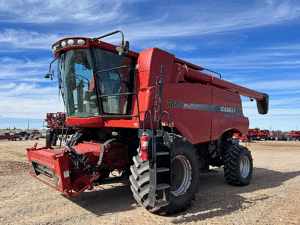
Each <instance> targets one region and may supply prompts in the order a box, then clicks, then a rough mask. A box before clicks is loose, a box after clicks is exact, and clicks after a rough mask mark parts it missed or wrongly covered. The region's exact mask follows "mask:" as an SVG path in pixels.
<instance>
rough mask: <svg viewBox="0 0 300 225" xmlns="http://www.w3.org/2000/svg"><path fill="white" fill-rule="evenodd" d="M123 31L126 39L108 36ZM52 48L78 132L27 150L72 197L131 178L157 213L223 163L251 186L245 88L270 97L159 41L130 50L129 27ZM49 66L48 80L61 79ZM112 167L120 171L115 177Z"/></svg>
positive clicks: (260, 104)
mask: <svg viewBox="0 0 300 225" xmlns="http://www.w3.org/2000/svg"><path fill="white" fill-rule="evenodd" d="M116 33H121V34H122V41H121V42H120V45H119V46H115V45H112V44H108V43H105V42H103V41H102V39H103V38H105V37H107V36H110V35H113V34H116ZM52 50H53V53H54V56H55V57H56V59H58V80H59V89H60V92H61V94H62V97H63V99H64V104H65V108H66V123H67V124H68V126H69V127H72V128H74V129H77V130H76V133H75V134H73V135H72V136H71V138H70V139H69V140H67V142H66V143H65V146H64V148H60V149H54V148H52V147H50V146H47V147H42V148H37V146H36V145H35V146H34V147H33V148H28V149H27V154H28V159H29V163H30V168H31V175H32V176H34V177H35V178H37V179H39V180H40V181H42V182H44V183H46V184H48V185H50V186H51V187H53V188H55V189H56V190H58V191H60V192H62V193H64V194H65V195H67V196H68V197H69V198H71V197H74V196H78V195H79V194H81V193H82V192H84V191H85V190H86V189H89V190H90V189H93V187H95V186H96V185H100V184H103V183H107V182H112V180H113V179H122V178H128V177H129V180H130V182H131V190H132V192H133V196H134V198H135V199H136V201H137V202H138V203H139V204H140V205H142V206H143V207H144V208H145V209H146V210H148V211H150V212H155V213H158V214H173V213H178V212H180V211H182V210H185V209H186V208H187V207H188V206H190V204H191V201H192V199H194V197H195V193H196V192H197V189H198V186H199V175H200V174H203V173H207V172H210V170H209V166H216V167H221V166H224V176H225V179H226V181H227V182H228V183H229V184H231V185H238V186H244V185H248V184H249V182H250V180H251V178H252V171H253V163H252V157H251V153H250V151H249V150H248V149H247V148H246V147H244V146H240V145H235V144H233V143H232V141H231V138H232V135H233V134H234V133H239V134H245V133H247V132H248V127H249V120H248V118H247V117H244V115H243V111H242V104H241V98H240V95H243V96H246V97H249V98H253V99H256V102H257V108H258V111H259V113H260V114H266V113H267V112H268V105H269V99H268V95H267V94H264V93H260V92H256V91H254V90H251V89H248V88H245V87H242V86H239V85H236V84H233V83H230V82H227V81H225V80H223V79H221V76H220V78H217V77H215V76H212V75H211V74H208V73H204V72H203V71H204V70H207V71H209V72H212V71H211V70H208V69H205V68H203V67H200V66H197V65H194V64H191V63H189V62H186V61H183V60H181V59H178V58H176V57H175V56H174V55H173V54H171V53H168V52H165V51H163V50H161V49H158V48H150V49H147V50H144V51H142V52H140V53H136V52H133V51H129V43H128V42H127V41H124V36H123V33H122V32H121V31H115V32H112V33H110V34H107V35H103V36H101V37H98V38H92V39H91V38H83V37H74V38H64V39H62V40H59V41H58V42H56V43H55V44H54V45H53V46H52ZM53 62H54V60H53V61H52V62H51V64H52V63H53ZM51 64H50V70H49V71H50V72H49V74H47V75H46V76H45V77H46V78H49V77H51V79H53V71H51ZM114 171H118V172H119V174H120V176H119V177H117V178H112V177H111V176H110V173H111V172H114Z"/></svg>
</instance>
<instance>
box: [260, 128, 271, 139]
mask: <svg viewBox="0 0 300 225" xmlns="http://www.w3.org/2000/svg"><path fill="white" fill-rule="evenodd" d="M258 135H259V137H260V140H261V139H264V140H269V139H270V131H269V130H260V131H259V132H258Z"/></svg>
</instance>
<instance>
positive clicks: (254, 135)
mask: <svg viewBox="0 0 300 225" xmlns="http://www.w3.org/2000/svg"><path fill="white" fill-rule="evenodd" d="M259 132H260V130H259V129H258V128H250V129H249V130H248V136H249V139H250V140H251V141H252V140H260V135H259Z"/></svg>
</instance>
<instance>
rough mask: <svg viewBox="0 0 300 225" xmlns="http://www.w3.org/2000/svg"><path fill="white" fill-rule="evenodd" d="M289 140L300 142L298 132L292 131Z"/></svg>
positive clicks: (299, 132) (299, 133)
mask: <svg viewBox="0 0 300 225" xmlns="http://www.w3.org/2000/svg"><path fill="white" fill-rule="evenodd" d="M290 137H291V140H293V141H300V131H299V130H292V131H291V132H290Z"/></svg>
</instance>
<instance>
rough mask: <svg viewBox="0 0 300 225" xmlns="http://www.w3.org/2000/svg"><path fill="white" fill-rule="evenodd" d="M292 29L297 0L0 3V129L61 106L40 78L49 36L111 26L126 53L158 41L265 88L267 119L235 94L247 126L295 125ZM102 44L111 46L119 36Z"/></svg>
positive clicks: (299, 84) (52, 87)
mask: <svg viewBox="0 0 300 225" xmlns="http://www.w3.org/2000/svg"><path fill="white" fill-rule="evenodd" d="M299 28H300V2H299V1H275V0H274V1H273V0H259V1H230V0H224V1H213V0H212V1H199V2H198V1H162V0H160V1H142V0H128V1H125V0H124V1H118V0H110V1H97V0H80V1H79V0H66V1H63V0H51V1H46V0H10V1H9V0H4V1H1V3H0V82H1V92H0V129H1V128H6V127H14V126H16V127H19V128H27V124H28V119H31V121H32V122H33V123H31V125H30V127H32V128H42V126H43V122H42V121H43V119H44V118H45V116H46V113H47V112H58V111H64V107H63V103H62V100H59V95H58V83H57V77H56V76H55V79H54V81H50V80H46V79H45V78H44V75H45V74H46V73H47V72H48V71H49V63H50V62H51V61H52V59H53V58H54V56H53V54H52V51H51V46H52V44H53V43H54V42H56V41H58V40H59V39H61V38H64V37H72V36H83V37H97V36H101V35H103V34H106V33H109V32H111V31H114V30H122V31H123V32H124V34H125V39H126V40H128V41H129V42H130V49H131V50H133V51H136V52H140V51H142V50H144V49H147V48H151V47H159V48H161V49H163V50H166V51H169V52H171V53H173V54H175V56H176V57H177V58H181V59H184V60H186V61H189V62H192V63H194V64H197V65H199V66H202V67H205V68H208V69H211V70H214V71H217V72H219V73H221V74H222V78H223V79H225V80H228V81H231V82H233V83H236V84H239V85H242V86H245V87H248V88H252V89H255V90H257V91H260V92H265V93H268V94H269V96H270V110H269V114H267V115H259V114H258V113H257V109H256V104H255V102H250V101H249V99H247V98H243V110H244V114H245V116H247V117H249V120H250V127H259V128H261V129H269V128H272V129H275V130H278V129H280V130H283V131H288V130H291V129H300V118H299V117H300V116H299V115H300V75H299V69H300V58H299V56H300V35H299V30H300V29H299ZM105 41H107V42H111V43H113V44H118V43H119V41H120V37H119V35H115V36H113V37H111V38H106V39H105ZM54 68H56V66H55V65H54ZM55 75H56V74H55Z"/></svg>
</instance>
